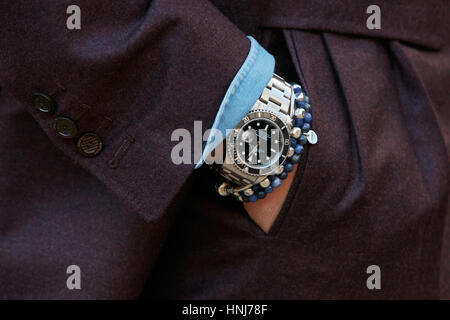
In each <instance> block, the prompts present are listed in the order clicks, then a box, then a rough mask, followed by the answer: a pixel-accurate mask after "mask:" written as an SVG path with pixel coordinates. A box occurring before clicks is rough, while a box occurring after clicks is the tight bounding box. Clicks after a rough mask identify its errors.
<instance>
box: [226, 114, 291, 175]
mask: <svg viewBox="0 0 450 320" xmlns="http://www.w3.org/2000/svg"><path fill="white" fill-rule="evenodd" d="M237 128H239V129H237V131H235V134H234V139H233V141H232V143H233V154H232V155H233V159H234V162H235V164H236V165H237V166H238V167H239V168H240V169H241V170H243V171H244V172H246V173H248V174H252V175H267V174H270V173H272V172H273V171H274V170H275V169H276V168H278V167H279V166H280V165H281V164H282V163H283V162H284V160H285V159H286V154H287V152H288V150H289V145H290V140H289V133H288V129H287V128H286V125H285V124H284V122H283V121H281V120H280V119H279V118H278V117H277V116H276V115H274V114H272V113H269V112H265V111H255V112H252V113H249V114H248V115H247V116H245V117H244V118H243V119H242V121H241V122H240V123H239V124H238V126H237Z"/></svg>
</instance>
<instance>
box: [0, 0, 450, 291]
mask: <svg viewBox="0 0 450 320" xmlns="http://www.w3.org/2000/svg"><path fill="white" fill-rule="evenodd" d="M70 4H72V3H71V2H70V1H58V2H57V3H55V2H53V1H47V0H46V1H39V2H37V1H33V2H30V1H24V0H16V1H8V2H6V1H3V2H1V3H0V21H2V27H1V28H0V86H1V91H0V137H1V138H0V148H1V149H0V150H1V152H2V153H1V156H0V297H1V298H68V299H80V298H136V297H138V296H141V297H144V298H273V299H278V298H286V299H299V298H368V299H371V298H438V297H439V296H440V293H439V286H440V279H441V285H442V295H441V296H445V295H447V297H448V296H449V290H450V289H449V287H448V283H450V279H449V275H448V274H449V272H448V270H449V269H450V259H448V257H447V254H446V251H443V252H444V254H443V257H444V259H442V260H441V259H440V256H441V252H442V251H441V247H444V249H447V250H450V249H449V248H448V247H449V244H447V242H445V241H444V240H443V239H446V238H450V236H447V237H444V236H443V235H444V219H445V216H446V214H447V213H448V198H449V197H448V195H449V191H448V188H449V183H448V182H449V157H448V150H449V146H450V135H449V130H450V112H449V108H450V95H449V94H448V87H449V85H450V51H449V50H450V47H449V38H450V37H449V29H448V25H447V21H446V19H448V4H447V2H446V1H445V0H442V1H439V0H436V1H427V2H424V1H419V0H417V1H398V2H396V3H395V4H391V1H379V6H380V8H381V30H369V29H367V27H366V19H367V17H368V14H366V8H367V7H368V6H369V5H370V4H371V3H370V2H369V1H363V0H361V1H313V0H307V1H306V0H301V1H254V0H247V1H229V0H227V1H225V0H222V1H219V0H215V1H207V0H184V1H179V0H165V1H163V0H154V1H151V2H149V1H144V0H135V1H114V2H112V3H111V2H110V1H87V0H82V1H78V2H77V5H78V6H79V7H80V8H81V17H82V18H81V19H82V20H81V21H82V23H81V30H68V29H67V28H66V19H67V16H68V15H67V14H66V8H67V6H69V5H70ZM247 34H250V35H253V36H254V37H255V38H256V39H257V40H258V41H259V42H260V43H261V44H262V45H263V46H264V47H265V48H266V49H267V50H268V51H269V52H271V53H272V54H273V55H274V56H275V58H276V60H277V65H276V71H277V72H278V73H279V74H281V75H282V76H284V77H285V78H287V79H289V80H293V81H299V82H300V83H301V84H302V85H303V86H304V87H305V88H306V90H307V92H308V94H309V96H310V97H311V101H312V105H313V113H314V127H315V129H316V131H317V132H318V133H319V135H320V143H319V144H318V145H316V146H315V147H314V148H311V149H310V150H306V154H305V156H304V157H303V159H302V162H301V165H300V169H299V170H297V173H296V177H295V181H294V183H293V185H292V187H291V190H290V192H289V194H288V198H287V201H286V203H285V204H284V207H283V208H282V210H281V212H280V214H279V216H278V218H277V220H276V222H275V225H274V227H273V228H272V229H271V231H270V233H269V234H268V235H266V234H264V233H263V232H262V231H261V230H260V229H259V228H258V227H257V226H256V225H255V224H254V223H253V222H252V221H251V220H250V219H249V218H248V216H247V215H246V213H245V211H244V210H243V208H242V205H241V204H240V203H237V202H233V201H231V200H230V199H224V198H220V197H219V196H218V195H216V194H215V192H214V189H213V185H214V176H213V175H212V173H211V172H209V171H208V170H207V169H206V168H204V167H202V168H201V169H199V170H196V171H194V170H193V165H179V166H176V165H174V164H173V163H172V162H171V159H170V154H171V149H172V147H173V145H174V143H173V142H171V141H170V135H171V133H172V132H173V130H174V129H176V128H187V129H189V130H192V127H193V122H194V121H195V120H202V121H203V124H204V126H205V128H204V129H206V128H207V127H208V126H211V124H212V122H213V120H214V117H215V114H216V112H217V109H218V106H219V104H220V102H221V100H222V98H223V96H224V94H225V92H226V89H227V87H228V85H229V83H230V82H231V80H232V79H233V77H234V75H235V73H236V72H237V70H238V69H239V67H240V66H241V65H242V63H243V61H244V59H245V58H246V55H247V53H248V50H249V41H248V39H247V38H246V36H245V35H247ZM36 93H39V94H45V95H47V96H50V101H52V102H53V103H54V106H55V108H54V109H55V111H54V113H53V114H50V113H44V112H41V111H39V110H38V108H39V104H36V101H34V102H33V100H32V96H33V94H36ZM45 103H48V101H46V102H45ZM47 106H48V105H47ZM41 107H42V106H41ZM61 116H65V117H70V118H71V119H74V120H75V123H76V126H77V128H78V134H77V135H76V136H75V137H73V138H70V139H63V138H61V137H60V136H58V134H57V133H56V132H55V128H54V121H55V119H56V118H57V117H61ZM86 132H94V133H96V134H97V135H98V136H99V137H100V139H101V142H102V145H103V148H102V150H101V152H100V154H98V155H97V156H96V157H92V158H87V157H84V156H83V155H82V154H80V152H79V150H78V149H77V141H78V139H79V137H80V136H82V135H83V134H84V133H86ZM94 142H97V143H98V142H99V141H98V140H95V141H94ZM84 147H86V145H84ZM94 148H95V145H94ZM82 149H83V147H82ZM443 244H444V245H443ZM374 264H375V265H378V266H380V268H381V271H382V278H381V279H382V289H381V290H368V289H367V287H366V279H367V277H368V274H367V273H366V269H367V267H368V266H369V265H374ZM441 264H442V268H441V270H440V265H441ZM69 265H78V266H79V267H80V268H81V272H82V278H81V279H82V280H81V287H82V288H81V290H68V289H67V287H66V279H67V277H68V275H67V274H66V269H67V267H68V266H69Z"/></svg>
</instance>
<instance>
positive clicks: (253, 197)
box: [248, 194, 258, 202]
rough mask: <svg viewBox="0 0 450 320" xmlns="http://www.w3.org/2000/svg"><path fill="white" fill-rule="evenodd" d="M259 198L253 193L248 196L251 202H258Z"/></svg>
mask: <svg viewBox="0 0 450 320" xmlns="http://www.w3.org/2000/svg"><path fill="white" fill-rule="evenodd" d="M256 200H258V197H257V196H256V195H254V194H252V195H251V196H250V197H248V201H249V202H256Z"/></svg>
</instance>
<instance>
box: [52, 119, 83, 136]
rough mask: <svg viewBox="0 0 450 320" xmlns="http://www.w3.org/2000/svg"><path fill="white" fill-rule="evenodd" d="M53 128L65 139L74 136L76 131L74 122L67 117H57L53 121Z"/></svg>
mask: <svg viewBox="0 0 450 320" xmlns="http://www.w3.org/2000/svg"><path fill="white" fill-rule="evenodd" d="M53 128H54V129H55V131H56V133H57V134H58V136H60V137H62V138H67V139H70V138H74V137H75V136H76V135H77V132H78V128H77V125H76V124H75V122H74V121H73V120H72V119H70V118H67V117H57V118H56V119H55V121H54V122H53Z"/></svg>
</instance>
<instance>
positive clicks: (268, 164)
mask: <svg viewBox="0 0 450 320" xmlns="http://www.w3.org/2000/svg"><path fill="white" fill-rule="evenodd" d="M311 120H312V116H311V106H310V104H309V98H308V97H307V96H306V94H305V92H304V90H303V89H302V88H301V86H300V85H298V84H290V83H288V82H286V81H285V80H284V79H283V78H281V77H280V76H278V75H276V74H274V75H273V76H272V78H271V80H270V81H269V83H268V84H267V85H266V87H265V88H264V90H263V92H262V94H261V95H260V97H259V99H258V100H257V101H256V102H255V103H254V105H253V107H252V108H251V109H250V111H249V112H248V113H247V115H246V116H245V117H244V118H243V119H242V120H241V121H240V122H239V123H238V124H237V125H236V127H235V128H234V129H233V130H232V133H231V134H230V135H229V136H228V137H227V139H226V143H225V144H224V145H223V146H224V159H225V160H224V163H223V164H222V165H220V166H218V167H217V168H218V171H219V173H220V176H221V177H222V179H221V181H219V184H218V185H217V191H218V192H219V194H220V195H222V196H227V195H230V194H232V195H234V196H235V197H236V198H237V199H239V200H241V201H256V200H257V199H261V198H264V197H265V195H266V194H268V193H270V192H272V190H273V188H275V187H278V186H279V185H280V184H281V180H283V179H285V178H286V176H287V174H288V172H290V171H292V169H293V165H294V164H295V163H298V162H299V160H300V156H301V154H302V153H303V150H304V147H303V146H304V145H305V144H306V143H308V142H309V143H311V144H315V143H317V135H316V133H315V132H314V131H313V130H311Z"/></svg>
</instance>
